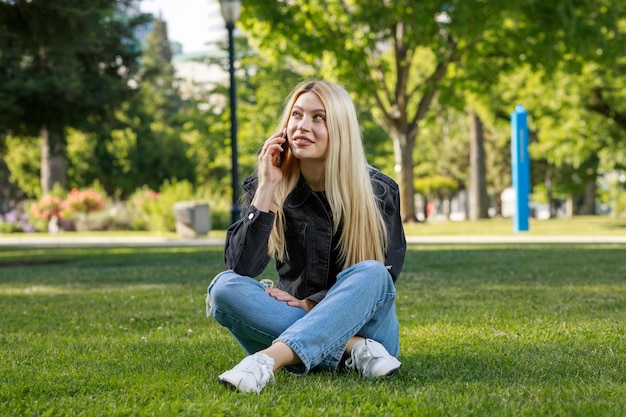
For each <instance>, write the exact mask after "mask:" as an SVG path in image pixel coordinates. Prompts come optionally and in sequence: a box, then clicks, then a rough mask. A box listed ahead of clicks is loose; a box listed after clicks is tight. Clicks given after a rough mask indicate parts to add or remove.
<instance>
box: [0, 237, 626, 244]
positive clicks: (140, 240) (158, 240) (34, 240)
mask: <svg viewBox="0 0 626 417" xmlns="http://www.w3.org/2000/svg"><path fill="white" fill-rule="evenodd" d="M406 240H407V243H409V244H488V243H491V244H516V243H520V244H527V243H623V244H626V236H532V235H524V234H520V235H514V236H511V235H502V236H499V235H492V236H484V235H480V236H479V235H459V236H456V235H455V236H407V238H406ZM223 244H224V239H223V238H211V237H201V238H197V239H177V238H164V237H154V236H141V237H138V236H115V237H105V236H98V237H76V236H71V235H70V234H62V235H58V236H50V235H43V236H37V235H28V234H22V235H19V236H17V235H12V236H7V237H4V236H0V247H1V246H38V247H58V246H218V245H223Z"/></svg>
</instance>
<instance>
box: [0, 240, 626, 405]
mask: <svg viewBox="0 0 626 417" xmlns="http://www.w3.org/2000/svg"><path fill="white" fill-rule="evenodd" d="M221 268H222V248H221V247H219V246H214V247H141V248H131V247H117V248H115V247H109V248H98V247H88V248H84V247H83V248H72V247H63V248H36V247H35V248H28V247H20V248H16V247H7V246H5V247H0V305H1V306H2V309H3V315H2V320H1V321H0V415H2V416H78V415H81V416H209V415H210V416H256V415H268V416H269V415H272V416H274V415H275V416H331V415H332V416H352V415H359V416H413V415H416V416H419V415H427V416H433V415H447V416H490V415H493V416H507V415H508V416H521V415H527V416H555V415H561V416H623V415H625V414H626V401H625V400H624V398H626V338H625V327H626V324H625V320H624V318H625V317H624V312H625V311H626V279H625V278H626V244H586V245H583V244H578V245H576V244H558V245H556V244H551V245H542V244H522V245H432V244H431V245H411V246H410V248H409V252H408V256H407V262H406V265H405V269H404V272H403V274H402V276H401V277H400V280H399V281H398V285H397V288H398V302H397V307H398V313H399V319H400V322H401V325H402V331H401V344H402V348H401V355H400V360H401V361H402V363H403V367H402V369H401V371H400V373H399V374H397V375H395V376H394V377H393V378H391V379H388V380H376V381H369V380H363V379H362V378H360V377H358V376H357V375H355V374H350V373H333V372H321V373H314V374H311V375H308V376H305V377H297V376H293V375H289V374H287V373H285V372H280V373H278V374H277V375H276V383H275V384H273V385H270V386H268V387H267V388H266V389H265V390H264V391H263V392H262V393H261V395H259V396H256V395H243V394H238V393H236V392H232V391H229V390H226V389H225V388H224V387H222V386H221V385H219V383H218V382H217V375H218V374H219V373H221V372H222V371H224V370H226V369H229V368H230V367H232V366H234V365H235V364H236V363H237V362H238V361H239V360H240V359H241V358H242V357H243V353H242V351H241V350H240V348H239V347H238V345H237V344H236V342H235V341H234V340H233V338H232V337H231V336H230V335H229V334H228V333H227V331H225V330H224V329H222V328H220V327H219V326H218V325H217V324H216V323H215V322H214V321H213V320H212V319H208V318H206V317H205V314H204V298H205V292H206V287H207V285H208V283H209V281H210V279H211V278H212V277H213V276H214V275H215V274H216V273H217V272H219V271H220V270H221ZM269 277H272V274H269Z"/></svg>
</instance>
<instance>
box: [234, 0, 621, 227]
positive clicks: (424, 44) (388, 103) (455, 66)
mask: <svg viewBox="0 0 626 417" xmlns="http://www.w3.org/2000/svg"><path fill="white" fill-rule="evenodd" d="M603 3H605V7H603V8H602V9H600V10H596V9H595V7H596V5H597V2H595V1H591V0H588V1H584V2H581V4H580V5H578V4H577V6H576V7H574V6H573V5H572V2H571V1H568V0H562V1H556V2H543V3H541V4H540V3H538V2H536V1H534V0H526V1H519V2H513V3H510V2H509V3H506V4H503V3H502V2H501V1H495V0H493V1H490V0H485V1H482V2H480V4H479V5H477V4H475V3H474V2H460V1H452V2H443V3H442V2H441V1H434V0H431V1H420V2H415V1H409V0H405V1H393V2H391V1H380V0H364V1H359V2H352V1H347V0H346V1H339V0H320V1H317V2H315V3H311V2H308V1H305V0H290V1H276V2H271V3H267V2H265V1H261V0H249V1H247V2H246V3H245V9H244V11H243V13H242V18H241V20H242V25H243V27H244V28H245V30H247V31H248V32H249V33H251V35H252V38H253V39H252V40H253V42H255V43H256V46H258V47H259V48H260V49H262V50H263V51H264V52H265V53H267V54H268V55H270V56H278V55H287V56H292V57H294V58H296V59H297V60H299V61H301V62H303V63H304V64H307V65H309V67H310V68H311V69H312V71H311V73H313V74H314V75H315V76H323V77H327V78H331V79H336V80H338V81H340V82H342V83H343V84H344V85H346V86H347V88H348V89H349V90H350V91H352V92H354V95H355V100H356V101H358V102H359V103H360V104H361V105H363V106H364V107H368V106H369V108H371V109H372V113H373V115H374V117H375V118H376V120H377V122H378V123H379V124H380V125H381V126H382V127H383V128H384V129H385V130H386V131H387V132H388V133H389V135H390V136H391V138H392V140H393V143H394V158H395V169H396V171H397V174H398V175H397V181H398V184H399V186H400V195H401V212H402V218H403V219H404V220H405V221H412V220H414V219H415V206H414V202H413V192H414V190H413V180H412V179H413V175H414V166H413V165H414V164H413V162H414V160H413V158H414V150H415V149H416V143H417V138H418V137H419V133H420V128H421V124H420V123H421V121H422V120H424V118H425V117H426V115H427V113H428V111H429V109H430V107H431V105H432V103H433V100H434V98H435V96H436V94H437V92H438V91H439V90H440V88H441V86H442V84H443V83H444V82H446V81H448V84H449V85H451V86H454V87H455V88H456V89H459V88H461V89H464V88H470V86H469V85H468V83H470V82H472V81H473V82H474V85H475V86H478V85H481V84H482V85H484V84H485V83H487V82H489V80H493V78H494V73H495V74H497V73H498V71H500V70H504V69H507V68H511V67H512V66H514V65H516V64H517V63H519V62H520V61H529V62H533V63H536V64H538V63H541V62H543V61H546V60H551V61H552V62H554V61H555V59H554V57H555V56H557V57H558V56H564V55H565V54H567V53H569V52H570V48H569V43H568V41H569V40H571V39H575V40H576V41H577V43H576V44H575V46H576V47H578V46H581V45H588V43H591V42H590V41H591V40H592V39H594V38H593V37H594V36H595V35H594V33H595V32H594V31H593V30H594V29H597V27H598V26H599V25H601V24H605V23H606V22H608V21H610V19H615V17H612V16H611V9H610V2H608V0H604V1H603ZM585 13H587V14H585ZM586 16H592V17H593V19H592V22H593V25H589V24H587V23H585V22H581V20H582V17H586ZM581 33H582V34H583V35H581ZM529 46H530V47H529ZM581 48H588V46H581ZM479 56H480V57H482V59H476V58H477V57H479ZM496 64H497V65H496ZM459 75H460V76H461V77H460V78H461V81H462V83H459V82H457V78H459ZM477 80H479V81H477ZM456 98H457V100H461V101H462V100H463V97H462V95H459V94H457V95H456Z"/></svg>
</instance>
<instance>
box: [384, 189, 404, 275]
mask: <svg viewBox="0 0 626 417" xmlns="http://www.w3.org/2000/svg"><path fill="white" fill-rule="evenodd" d="M383 183H384V184H385V187H384V188H385V194H384V196H383V198H382V201H383V207H382V208H383V216H384V218H385V225H386V226H387V240H388V247H387V253H386V255H385V266H386V267H387V270H388V271H389V273H390V274H391V277H392V279H393V282H396V280H397V279H398V277H399V276H400V272H402V267H403V265H404V257H405V255H406V237H405V235H404V227H403V225H402V217H401V216H400V190H399V188H398V185H397V184H396V183H395V182H394V181H393V180H392V179H391V178H388V177H385V180H384V181H383Z"/></svg>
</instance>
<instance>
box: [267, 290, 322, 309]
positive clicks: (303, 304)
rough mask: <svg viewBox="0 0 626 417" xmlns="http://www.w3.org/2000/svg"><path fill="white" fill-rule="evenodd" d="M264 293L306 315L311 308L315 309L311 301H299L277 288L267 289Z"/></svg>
mask: <svg viewBox="0 0 626 417" xmlns="http://www.w3.org/2000/svg"><path fill="white" fill-rule="evenodd" d="M265 291H267V293H268V294H269V295H270V296H272V297H274V298H275V299H277V300H278V301H285V302H286V303H287V304H288V305H290V306H292V307H298V308H301V309H302V310H304V311H306V312H307V313H308V312H309V311H311V309H312V308H313V307H315V303H314V302H313V301H311V300H300V299H298V298H296V297H294V296H293V295H291V294H289V293H288V292H286V291H283V290H280V289H278V288H267V289H266V290H265Z"/></svg>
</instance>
